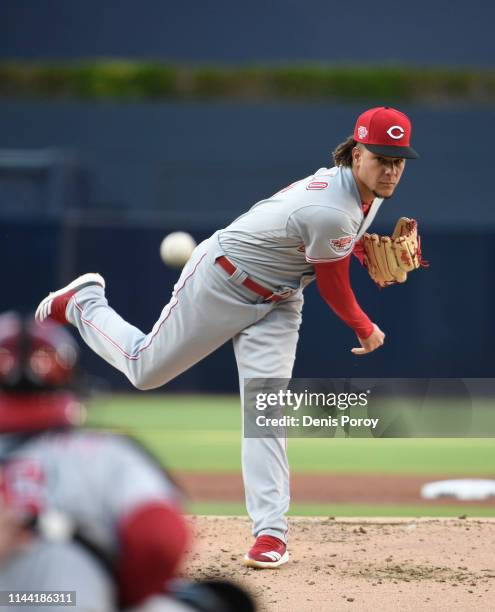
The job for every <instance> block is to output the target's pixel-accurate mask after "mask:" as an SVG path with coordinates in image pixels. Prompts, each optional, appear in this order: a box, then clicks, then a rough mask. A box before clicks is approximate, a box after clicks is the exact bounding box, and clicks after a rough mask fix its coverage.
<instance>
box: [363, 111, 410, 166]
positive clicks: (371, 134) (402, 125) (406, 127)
mask: <svg viewBox="0 0 495 612" xmlns="http://www.w3.org/2000/svg"><path fill="white" fill-rule="evenodd" d="M410 138H411V122H410V121H409V118H408V117H407V115H404V113H401V112H400V111H398V110H397V109H395V108H390V106H378V107H376V108H370V109H369V110H367V111H365V112H364V113H363V114H362V115H359V117H358V119H357V121H356V126H355V128H354V140H355V141H356V142H361V143H362V144H364V146H365V147H366V148H367V149H369V150H370V151H372V152H373V153H378V154H379V155H384V156H386V157H405V158H407V159H416V158H418V157H419V155H418V154H417V153H416V151H415V150H414V149H413V148H412V147H411V146H410Z"/></svg>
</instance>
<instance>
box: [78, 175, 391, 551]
mask: <svg viewBox="0 0 495 612" xmlns="http://www.w3.org/2000/svg"><path fill="white" fill-rule="evenodd" d="M381 202H382V200H380V199H378V198H377V199H375V200H374V202H373V204H372V206H371V209H370V211H369V212H368V215H367V217H366V218H364V217H363V212H362V210H361V202H360V197H359V192H358V189H357V186H356V183H355V181H354V178H353V175H352V171H351V170H350V169H346V168H332V169H326V168H322V169H320V170H318V172H317V173H316V174H314V175H311V176H310V177H307V178H305V179H303V180H301V181H299V182H297V183H294V184H293V185H290V186H289V187H288V188H286V189H283V190H282V191H280V192H278V193H277V194H275V195H274V196H273V197H271V198H269V199H267V200H262V201H261V202H258V203H257V204H256V205H255V206H253V207H252V208H251V210H249V211H248V212H247V213H246V214H245V215H242V216H241V217H239V218H238V219H236V220H235V221H234V222H233V223H232V224H231V225H229V226H228V227H227V228H225V229H223V230H220V231H218V232H216V233H215V234H213V236H211V237H210V238H209V239H208V240H205V241H204V242H202V243H201V244H199V245H198V246H197V248H196V249H195V251H194V252H193V254H192V256H191V258H190V260H189V261H188V262H187V264H186V265H185V267H184V269H183V271H182V274H181V276H180V278H179V280H178V281H177V283H176V285H175V286H174V290H173V293H172V297H171V300H170V302H169V303H168V304H167V305H166V306H165V307H164V309H163V310H162V313H161V315H160V317H159V318H158V320H157V322H156V323H155V325H154V326H153V329H152V330H151V331H150V332H149V333H147V334H145V333H143V332H142V331H141V330H139V329H138V328H137V327H135V326H133V325H131V324H129V323H128V322H126V321H124V319H122V317H121V316H120V315H118V314H117V313H116V312H115V310H113V309H112V308H111V307H110V306H109V305H108V302H107V300H106V297H105V292H104V289H103V288H102V287H101V286H99V285H93V286H89V287H85V288H83V289H81V290H80V291H78V292H77V293H76V295H75V296H74V297H73V298H72V299H71V300H70V301H69V303H68V305H67V309H66V317H67V320H68V321H69V322H70V323H72V324H73V325H74V326H76V327H77V329H78V330H79V332H80V334H81V337H82V338H83V339H84V341H85V342H86V343H87V344H88V346H90V347H91V348H92V349H93V350H94V351H95V352H96V353H98V354H99V355H100V356H101V357H103V358H104V359H105V360H106V361H108V362H109V363H110V364H111V365H113V366H114V367H116V368H117V369H119V370H120V371H121V372H123V373H124V374H125V375H126V376H127V378H128V379H129V380H130V381H131V383H132V384H133V385H134V386H136V387H137V388H139V389H152V388H156V387H159V386H161V385H164V384H166V383H167V382H168V381H169V380H171V379H172V378H174V377H175V376H177V375H179V374H180V373H182V372H184V371H185V370H186V369H188V368H189V367H191V366H192V365H194V364H195V363H197V362H198V361H200V360H201V359H202V358H203V357H205V356H206V355H208V354H209V353H211V352H212V351H214V350H215V349H216V348H218V347H219V346H221V345H222V344H223V343H224V342H226V341H227V340H230V339H232V341H233V345H234V353H235V357H236V361H237V366H238V370H239V383H240V389H241V402H242V401H243V397H242V396H243V393H242V389H243V381H244V379H246V378H290V377H291V375H292V368H293V364H294V359H295V353H296V346H297V341H298V337H299V326H300V323H301V310H302V305H303V291H302V290H303V288H304V286H305V285H307V284H308V282H310V281H311V280H312V279H313V278H314V269H313V264H314V263H315V262H319V261H321V262H325V261H334V260H337V259H340V258H342V257H345V256H346V255H348V254H349V253H350V251H351V250H352V247H353V244H354V242H355V241H356V240H357V239H358V238H359V237H360V236H361V235H362V234H363V233H364V232H365V231H366V229H367V228H368V226H369V225H370V223H371V221H372V220H373V218H374V216H375V215H376V212H377V211H378V209H379V207H380V204H381ZM222 255H225V256H227V257H228V258H229V259H230V260H231V261H232V262H233V263H234V264H235V265H236V266H237V270H235V271H234V272H233V273H232V274H231V275H230V276H229V274H228V273H227V272H225V270H224V269H223V268H221V267H220V266H219V265H218V264H217V263H216V262H217V259H218V258H219V257H220V256H222ZM246 276H250V277H252V279H253V280H254V281H257V282H258V283H260V284H263V285H265V287H266V288H267V289H269V290H270V291H275V292H278V293H283V294H284V298H285V299H283V300H281V301H278V302H267V301H264V299H263V298H262V297H260V296H259V295H258V294H256V293H254V292H253V291H251V290H250V289H249V288H247V287H246V286H245V285H243V281H244V280H245V279H246ZM137 288H138V285H137ZM288 288H289V289H290V290H289V291H287V289H288ZM242 468H243V477H244V484H245V488H246V505H247V510H248V513H249V515H250V517H251V519H252V521H253V533H254V535H256V536H257V535H260V534H267V535H273V536H276V537H278V538H281V539H285V537H286V531H287V522H286V519H285V514H286V512H287V510H288V508H289V468H288V464H287V456H286V445H285V440H283V439H280V438H277V439H270V438H260V439H258V438H243V441H242Z"/></svg>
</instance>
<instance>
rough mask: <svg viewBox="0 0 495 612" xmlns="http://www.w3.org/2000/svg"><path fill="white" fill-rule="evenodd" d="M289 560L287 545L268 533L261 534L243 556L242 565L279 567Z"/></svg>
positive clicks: (263, 567)
mask: <svg viewBox="0 0 495 612" xmlns="http://www.w3.org/2000/svg"><path fill="white" fill-rule="evenodd" d="M288 560H289V553H288V552H287V545H286V544H285V542H282V540H279V539H278V538H275V537H273V536H270V535H261V536H258V537H257V538H256V542H255V543H254V546H253V547H252V548H251V550H250V551H249V552H248V554H247V555H246V556H245V557H244V565H246V566H247V567H257V568H259V569H272V568H276V567H280V566H281V565H283V564H284V563H287V561H288Z"/></svg>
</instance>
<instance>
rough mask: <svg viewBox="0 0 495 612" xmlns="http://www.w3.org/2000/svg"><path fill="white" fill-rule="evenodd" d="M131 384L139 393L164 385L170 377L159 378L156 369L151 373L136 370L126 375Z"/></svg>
mask: <svg viewBox="0 0 495 612" xmlns="http://www.w3.org/2000/svg"><path fill="white" fill-rule="evenodd" d="M127 377H128V379H129V381H130V382H131V384H132V385H133V386H134V387H135V388H136V389H139V390H140V391H150V390H151V389H157V388H158V387H161V386H163V385H164V384H166V383H167V382H168V381H169V380H170V377H166V376H160V374H159V372H158V371H157V370H156V369H153V370H151V371H143V370H138V371H135V372H129V373H128V375H127Z"/></svg>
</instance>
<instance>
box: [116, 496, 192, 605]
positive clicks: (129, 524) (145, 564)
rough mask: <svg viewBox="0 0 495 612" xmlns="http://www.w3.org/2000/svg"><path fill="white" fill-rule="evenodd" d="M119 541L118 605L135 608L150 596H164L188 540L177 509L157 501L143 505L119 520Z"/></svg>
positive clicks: (181, 517)
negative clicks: (159, 594) (161, 594)
mask: <svg viewBox="0 0 495 612" xmlns="http://www.w3.org/2000/svg"><path fill="white" fill-rule="evenodd" d="M118 537H119V543H120V551H119V563H118V565H117V571H116V578H117V584H118V588H119V595H120V604H121V605H122V606H124V607H126V606H131V605H137V604H139V603H141V602H142V601H144V600H145V599H146V598H147V597H149V596H150V595H154V594H157V593H162V592H164V591H165V589H166V586H165V585H166V583H167V582H168V581H169V580H170V579H171V578H172V577H174V575H175V572H176V570H177V568H178V566H179V564H180V561H181V559H182V557H183V555H184V552H185V549H186V546H187V544H188V540H189V533H188V529H187V526H186V521H185V519H184V517H183V516H182V514H181V513H180V511H179V509H178V508H175V507H174V506H172V505H169V504H167V503H164V502H160V501H156V502H149V503H147V504H143V505H141V506H139V507H137V508H135V509H134V510H133V511H132V512H131V513H130V514H128V515H126V516H124V517H123V518H122V519H121V520H120V522H119V525H118Z"/></svg>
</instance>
